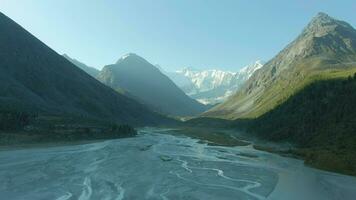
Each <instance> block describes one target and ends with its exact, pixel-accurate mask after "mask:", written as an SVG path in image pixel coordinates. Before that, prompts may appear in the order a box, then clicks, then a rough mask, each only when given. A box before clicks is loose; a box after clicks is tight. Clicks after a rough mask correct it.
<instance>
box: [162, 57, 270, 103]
mask: <svg viewBox="0 0 356 200" xmlns="http://www.w3.org/2000/svg"><path fill="white" fill-rule="evenodd" d="M262 66H263V64H262V62H261V61H256V62H255V63H253V64H251V65H248V66H246V67H244V68H242V69H241V70H240V71H238V72H228V71H221V70H200V71H198V70H193V69H189V68H185V69H183V70H180V71H175V72H167V73H166V74H167V75H168V76H169V77H170V78H171V79H172V80H173V81H174V82H175V83H176V84H177V85H178V86H179V87H180V88H181V89H182V90H183V91H184V92H185V93H186V94H188V95H189V96H190V97H192V98H194V99H196V100H198V101H199V102H201V103H204V104H216V103H220V102H222V101H224V100H225V99H226V98H227V97H229V96H230V95H231V94H233V93H234V92H235V91H236V90H238V89H239V87H240V86H241V85H242V84H243V83H244V82H245V81H246V80H247V79H249V78H250V76H251V75H252V74H253V73H254V72H255V71H256V70H258V69H260V68H261V67H262Z"/></svg>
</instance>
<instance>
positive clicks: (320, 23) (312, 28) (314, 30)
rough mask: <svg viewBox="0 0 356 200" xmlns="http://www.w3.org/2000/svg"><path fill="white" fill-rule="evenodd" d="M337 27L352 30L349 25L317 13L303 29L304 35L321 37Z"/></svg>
mask: <svg viewBox="0 0 356 200" xmlns="http://www.w3.org/2000/svg"><path fill="white" fill-rule="evenodd" d="M337 27H342V28H346V29H353V27H352V26H351V25H350V24H348V23H346V22H344V21H340V20H337V19H335V18H333V17H330V16H329V15H328V14H326V13H323V12H319V13H318V14H317V15H316V16H315V17H313V19H312V20H311V21H310V23H309V24H308V25H307V27H306V28H305V29H304V34H308V35H313V36H315V37H321V36H324V35H326V34H328V33H330V32H333V31H335V29H336V28H337Z"/></svg>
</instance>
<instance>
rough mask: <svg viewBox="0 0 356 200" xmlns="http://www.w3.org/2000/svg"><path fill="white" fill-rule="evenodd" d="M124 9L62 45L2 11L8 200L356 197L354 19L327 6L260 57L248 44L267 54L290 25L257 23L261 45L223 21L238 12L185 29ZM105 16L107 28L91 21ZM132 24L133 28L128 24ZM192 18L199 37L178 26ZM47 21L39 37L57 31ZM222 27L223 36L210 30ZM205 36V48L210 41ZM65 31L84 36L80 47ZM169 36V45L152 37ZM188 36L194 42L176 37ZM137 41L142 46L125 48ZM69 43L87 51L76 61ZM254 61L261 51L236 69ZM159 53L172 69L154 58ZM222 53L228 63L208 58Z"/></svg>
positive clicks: (1, 139) (1, 179)
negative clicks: (339, 16)
mask: <svg viewBox="0 0 356 200" xmlns="http://www.w3.org/2000/svg"><path fill="white" fill-rule="evenodd" d="M64 1H65V0H64ZM67 3H68V2H67ZM68 5H72V4H68ZM0 6H1V5H0ZM146 6H148V5H146ZM133 7H135V8H137V9H139V8H143V7H144V6H142V7H140V6H133ZM118 8H121V7H120V6H118V7H117V9H118ZM124 8H126V7H125V6H124ZM105 9H109V7H105ZM99 10H100V9H99V8H98V11H99ZM214 10H215V7H214ZM95 12H96V10H95ZM17 13H20V12H17ZM132 13H136V12H132ZM173 13H175V12H173ZM179 13H182V12H176V13H175V14H179ZM209 13H211V12H209ZM22 14H26V13H25V12H23V13H22ZM86 14H90V13H86ZM106 14H108V13H107V12H105V15H106ZM111 14H112V15H113V16H114V15H116V14H118V12H116V10H115V12H112V13H111ZM120 14H122V13H121V12H120ZM140 14H144V12H142V13H140ZM156 14H157V16H159V15H161V14H162V13H161V12H156ZM233 14H236V12H235V11H234V12H233ZM123 15H130V13H125V12H123ZM49 16H51V15H49V14H48V17H49ZM139 16H140V15H137V16H135V17H134V18H135V19H136V17H139ZM222 16H224V15H222ZM62 17H64V18H65V17H66V16H62V15H61V17H60V18H62ZM96 17H97V16H95V20H96ZM150 17H155V16H151V15H150ZM171 17H172V16H171ZM131 18H132V17H127V18H125V19H126V20H132V19H131ZM278 18H280V17H277V18H274V20H276V19H278ZM17 19H18V18H16V20H17ZM36 19H37V20H38V19H42V20H45V19H47V18H46V17H43V16H41V17H37V18H36ZM56 19H57V18H56ZM56 19H52V20H54V21H56ZM79 19H80V18H75V19H74V18H73V22H71V20H72V19H71V20H67V23H74V22H76V20H79ZM114 19H116V20H117V21H115V20H114ZM118 19H122V18H112V16H111V17H109V18H108V19H107V20H104V21H100V20H99V19H98V21H97V22H98V23H92V22H96V21H95V20H94V19H91V20H88V21H86V20H84V21H85V23H83V21H81V22H82V23H83V24H80V25H78V24H76V25H75V27H77V25H78V27H81V26H86V25H88V24H95V26H93V27H91V28H90V29H88V30H90V31H88V30H87V31H85V32H84V33H83V32H82V33H81V34H82V35H80V36H79V35H76V34H77V31H79V32H80V30H82V29H81V28H78V29H77V28H74V29H73V30H75V32H72V33H71V34H69V33H68V34H63V33H62V34H58V35H56V38H57V36H58V38H60V36H63V37H64V36H67V38H66V39H67V40H68V41H67V42H66V41H65V39H63V38H62V39H58V41H61V42H60V43H61V44H60V46H61V47H60V48H59V47H58V46H56V47H57V48H58V49H59V50H58V49H56V50H54V49H52V47H50V46H48V45H47V42H48V41H52V42H48V44H51V45H53V44H54V43H55V42H53V41H57V39H55V40H53V38H52V40H51V39H50V38H51V37H50V36H48V37H43V35H41V34H38V32H37V31H33V34H32V33H30V32H29V31H28V30H26V29H25V28H24V27H22V26H21V25H20V24H18V23H17V22H15V21H14V20H13V19H10V18H9V17H8V16H7V15H5V14H3V13H1V12H0V199H15V200H16V199H30V200H31V199H34V200H35V199H56V200H71V199H79V200H86V199H88V200H89V199H116V200H122V199H163V200H168V199H204V200H205V199H206V200H209V199H212V200H215V199H251V200H254V199H256V200H285V199H290V200H294V199H295V200H299V199H303V200H319V199H320V200H339V199H342V200H351V199H354V197H355V195H356V189H355V188H356V156H355V155H356V30H355V28H354V27H353V26H352V25H351V24H349V23H347V22H345V21H342V20H339V19H336V18H333V17H331V16H329V15H328V14H326V13H324V12H319V13H317V14H316V15H315V16H314V17H312V18H311V20H310V21H309V23H307V24H306V26H305V27H304V28H303V29H302V30H301V32H300V33H299V35H297V36H296V37H295V39H294V40H288V42H289V43H283V45H284V48H283V49H282V50H281V51H279V52H278V53H276V54H275V55H274V56H273V57H272V56H271V59H270V60H268V61H267V62H264V61H260V60H257V59H253V57H256V55H255V54H253V55H252V54H251V49H252V50H253V51H256V52H259V53H262V51H259V48H260V47H261V48H262V44H265V43H264V42H266V44H267V42H269V45H271V46H272V44H273V45H274V43H275V41H273V40H274V39H276V40H277V38H274V34H277V33H278V30H279V32H280V31H281V30H280V29H279V28H281V27H282V26H281V27H276V28H277V29H278V30H277V29H276V30H274V31H275V32H277V33H273V37H268V38H267V36H265V35H263V34H261V32H263V33H264V31H266V34H268V33H267V30H266V29H265V28H266V27H263V28H264V29H265V30H264V31H261V30H262V29H259V31H257V33H258V36H259V37H260V38H263V39H264V41H263V42H262V43H261V41H260V40H257V41H259V42H260V43H261V44H260V43H258V45H256V43H255V44H254V45H255V46H254V47H255V48H253V46H251V47H250V42H251V44H252V43H253V42H254V41H252V39H250V34H251V38H252V35H253V34H252V33H250V32H249V34H248V35H244V39H243V40H245V37H246V38H249V42H248V43H246V41H240V42H238V44H239V45H240V44H245V45H247V46H245V48H241V47H239V45H236V44H237V43H236V44H235V43H233V42H230V40H233V39H234V38H235V35H234V34H238V33H240V32H241V31H242V32H243V31H244V30H243V29H242V28H241V30H240V29H236V30H235V32H231V35H230V31H227V30H230V29H233V28H236V27H238V28H240V27H239V25H238V26H236V25H237V24H234V23H235V21H236V22H237V21H239V20H236V19H235V18H234V20H231V21H230V23H229V24H228V25H227V26H226V27H225V28H227V29H221V30H215V27H216V26H215V25H214V26H213V27H214V30H213V31H206V30H204V31H203V29H202V30H200V26H199V23H197V22H196V24H194V25H192V24H191V25H192V26H191V27H186V26H183V27H181V28H180V29H179V30H180V31H178V32H180V35H174V34H172V33H170V30H169V29H167V30H164V31H157V30H156V29H154V30H153V31H152V32H151V34H148V33H147V34H146V29H147V31H148V30H150V29H151V28H152V27H151V26H153V27H154V26H155V23H156V21H155V23H153V22H151V21H150V20H149V19H148V18H147V19H144V20H143V21H144V24H143V25H141V26H140V27H145V30H141V31H138V29H135V28H134V27H135V23H132V24H130V23H126V22H125V23H122V24H125V26H124V27H125V28H122V24H121V25H120V23H118V22H119V21H120V20H118ZM135 19H134V21H135ZM162 19H163V18H162ZM162 19H159V21H160V20H162ZM189 19H190V18H189ZM194 19H195V18H194ZM214 19H215V17H214ZM238 19H240V18H238ZM256 19H257V18H256ZM308 19H310V18H308ZM81 20H83V19H81ZM165 20H167V21H169V20H168V18H167V19H165ZM165 20H163V21H164V22H165V23H166V21H165ZM176 20H178V21H179V20H181V19H180V18H177V19H176ZM225 20H226V18H224V20H223V21H225ZM244 20H251V19H247V18H246V19H244ZM23 21H26V19H25V18H22V20H19V23H23ZM79 21H80V20H79ZM79 21H78V22H79ZM228 21H229V20H228ZM282 21H283V20H282ZM86 22H90V23H86ZM103 22H105V23H103ZM112 22H115V23H118V24H114V23H113V24H111V23H112ZM188 22H191V20H184V22H183V21H180V23H179V24H178V26H179V25H183V24H184V25H185V24H186V23H188ZM232 22H234V23H232ZM239 22H240V25H241V24H245V23H244V21H243V22H242V21H239ZM301 22H302V21H300V23H301ZM76 23H77V22H76ZM162 23H163V22H162ZM210 23H213V22H212V21H209V26H212V24H210ZM276 23H277V22H276ZM50 24H51V25H53V24H55V23H53V24H52V22H51V23H50ZM31 25H32V24H31ZM62 25H63V24H62V23H58V22H57V24H55V26H56V27H57V26H62ZM102 25H103V26H104V25H105V26H107V27H106V28H105V29H100V28H97V27H96V26H102ZM165 25H167V24H165ZM176 25H177V24H176ZM216 25H217V26H218V24H216ZM270 25H271V24H270ZM289 25H290V26H292V25H291V24H289V23H288V26H289ZM235 26H236V27H235ZM266 26H267V25H266ZM293 26H294V25H293ZM33 27H35V28H36V27H37V26H36V25H34V26H33ZM33 27H32V26H31V27H30V29H31V30H33V29H32V28H33ZM38 27H40V26H38ZM38 27H37V28H38ZM115 27H121V29H116V28H115ZM159 27H160V28H161V27H164V26H161V24H160V26H159ZM27 28H28V26H27ZM72 28H73V27H72ZM126 28H127V29H128V30H130V31H129V32H126V34H123V35H121V32H125V30H126ZM136 28H138V27H136ZM171 28H175V26H174V27H171ZM185 28H188V29H189V28H190V31H193V32H189V33H191V35H190V34H187V33H185V32H184V33H183V32H181V31H182V30H183V29H184V30H185ZM245 28H246V27H245ZM252 28H255V25H254V24H253V25H250V26H248V28H247V29H248V30H250V29H252ZM282 28H283V31H290V30H289V29H288V30H287V29H286V28H285V27H282ZM47 29H48V30H50V28H46V31H45V32H46V33H44V32H42V34H44V35H47V34H48V35H51V34H53V33H51V32H50V31H48V30H47ZM68 30H72V29H70V28H68ZM103 30H105V31H103ZM113 30H115V31H117V32H115V31H113ZM198 30H199V31H198ZM271 30H272V29H271ZM47 31H48V32H47ZM51 31H53V30H51ZM126 31H127V30H126ZM200 31H202V32H200ZM220 31H221V32H224V33H225V34H224V36H226V38H219V37H215V34H218V33H220ZM283 31H282V32H283ZM40 32H41V31H40ZM79 32H78V34H79ZM198 32H199V34H198ZM246 33H247V32H245V34H246ZM101 34H105V36H103V35H101ZM195 34H197V35H195ZM209 34H212V35H213V36H212V35H211V37H212V38H210V40H211V41H213V45H212V44H211V45H212V46H210V48H208V45H207V44H206V43H207V41H205V43H204V42H203V41H204V38H205V36H208V35H209ZM254 34H256V33H254ZM269 34H271V33H269ZM35 35H36V36H35ZM68 35H73V38H74V37H77V38H76V39H83V38H85V43H84V44H83V43H82V44H81V45H79V44H74V43H75V40H76V39H73V38H69V36H68ZM98 35H101V36H102V37H99V36H98ZM138 35H141V37H142V40H141V39H139V38H136V36H137V37H138ZM167 35H169V37H167ZM277 35H278V34H277ZM37 36H41V39H43V41H46V43H45V42H43V41H41V40H40V39H38V38H40V37H37ZM163 36H166V37H167V38H168V40H169V42H171V41H173V40H174V42H175V43H174V44H168V43H169V42H168V43H167V44H165V43H164V42H159V43H157V42H158V39H157V38H160V39H161V38H162V37H163ZM247 36H248V37H247ZM52 37H53V35H52ZM182 37H185V39H186V40H187V41H185V42H178V39H179V38H182ZM240 37H241V36H240ZM255 37H256V35H255ZM89 38H90V39H89ZM107 38H111V40H106V39H107ZM122 38H123V39H122ZM127 38H131V40H130V41H129V40H127ZM143 38H145V39H143ZM193 38H194V39H193ZM217 38H219V39H217ZM272 38H273V39H272ZM176 39H177V41H175V40H176ZM88 41H90V42H88ZM103 41H105V42H103ZM118 41H120V42H118ZM143 41H144V42H143ZM159 41H160V40H159ZM197 41H198V42H197ZM290 41H291V42H290ZM220 42H221V43H224V44H225V47H226V48H222V46H220V45H219V44H220ZM235 42H236V41H235ZM62 43H63V44H62ZM119 43H120V45H118V44H119ZM142 43H144V45H143V46H141V48H137V47H133V46H136V45H138V46H140V45H142ZM192 43H194V45H193V44H192ZM104 44H105V45H104ZM128 44H130V45H128ZM91 45H93V48H94V47H95V48H94V49H95V50H96V52H95V56H94V54H91V53H93V52H91V53H90V51H89V49H90V46H91ZM102 45H104V48H99V49H96V46H101V47H103V46H102ZM121 45H122V46H121ZM131 45H132V47H131ZM205 45H207V46H205ZM64 46H65V48H64ZM117 46H119V47H120V48H117ZM124 46H126V48H123V47H124ZM128 46H129V47H130V48H128ZM189 46H190V47H189ZM267 46H268V45H267ZM277 46H278V45H277ZM173 47H174V48H173ZM197 47H199V49H198V50H197V49H195V48H197ZM237 47H238V48H240V50H239V51H236V52H235V51H234V52H230V51H228V50H231V51H232V49H235V48H237ZM70 48H73V49H76V50H70ZM77 48H79V49H80V51H78V49H77ZM121 48H122V49H124V50H122V49H121ZM160 48H162V49H161V50H160V51H161V53H160V54H159V53H157V52H158V49H160ZM175 48H177V49H176V50H174V49H175ZM220 48H221V49H220ZM119 49H120V50H119ZM168 49H169V51H168ZM193 49H195V50H193ZM267 49H268V48H267ZM272 49H273V51H275V49H276V46H275V47H274V48H272ZM129 50H134V51H137V52H138V53H140V54H141V53H143V52H144V53H143V55H144V57H143V56H142V57H141V56H140V55H138V54H136V53H126V54H121V53H122V51H127V52H130V51H129ZM235 50H236V49H235ZM270 50H271V49H270ZM57 51H58V52H57ZM67 51H68V54H66V53H63V52H67ZM171 51H172V52H171ZM273 51H272V50H271V52H273ZM78 52H80V53H78ZM113 52H114V53H113ZM173 52H175V54H174V53H173ZM203 52H205V55H204V53H203ZM248 52H250V54H249V56H247V54H248ZM71 53H73V54H74V55H81V56H80V57H78V60H77V59H76V56H73V57H71V56H69V54H70V55H72V54H71ZM245 53H246V54H245ZM268 53H269V52H268ZM268 53H266V52H265V53H263V54H264V55H268ZM88 55H93V56H88ZM103 55H105V56H103ZM117 55H123V56H121V57H120V56H117ZM158 55H159V56H158ZM228 55H229V56H228ZM146 56H147V57H146ZM235 56H238V58H239V59H241V61H240V60H238V59H236V58H235ZM244 56H246V59H245V58H244V60H243V59H242V58H243V57H244ZM88 57H90V58H88ZM79 58H80V59H79ZM81 58H86V59H84V61H83V62H82V61H80V60H81ZM104 58H105V59H106V60H104ZM109 58H110V59H109ZM146 58H147V59H146ZM203 58H204V59H203ZM247 59H251V60H257V61H255V62H252V63H251V64H249V65H246V66H245V67H240V66H243V65H241V63H243V62H246V60H247ZM89 60H90V61H91V62H88V64H89V65H87V64H85V63H86V62H87V61H89ZM206 60H209V62H211V63H212V64H210V63H209V64H207V63H208V62H207V61H206ZM242 60H243V61H242ZM161 61H162V65H164V66H167V67H160V65H158V64H152V63H161ZM237 61H238V62H237ZM219 62H221V63H224V65H226V64H227V63H229V64H230V65H232V66H231V68H228V69H231V70H227V68H224V67H222V66H221V68H219V67H220V66H218V68H209V67H208V66H210V65H212V66H216V63H217V64H218V65H220V63H219ZM235 62H236V63H235ZM94 63H95V64H94ZM103 63H104V64H103ZM165 63H168V65H167V64H165ZM182 63H183V64H184V65H182ZM187 63H192V65H190V64H189V65H188V64H187ZM246 63H248V62H246ZM92 64H93V65H92ZM169 64H171V65H173V66H172V67H170V66H169ZM213 64H214V65H213ZM199 65H201V66H204V67H201V66H199ZM181 66H198V68H199V69H194V68H186V67H185V68H182V67H181ZM233 66H235V68H234V67H233ZM236 66H238V67H236Z"/></svg>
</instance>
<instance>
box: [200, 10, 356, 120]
mask: <svg viewBox="0 0 356 200" xmlns="http://www.w3.org/2000/svg"><path fill="white" fill-rule="evenodd" d="M355 65H356V30H355V29H354V28H353V27H352V26H351V25H349V24H348V23H346V22H343V21H340V20H336V19H334V18H332V17H330V16H328V15H327V14H325V13H319V14H318V15H317V16H315V17H314V18H313V19H312V21H311V22H310V23H309V24H308V25H307V26H306V27H305V28H304V30H303V31H302V33H301V34H300V35H299V36H298V37H297V38H296V39H295V40H294V41H293V42H292V43H290V44H289V45H287V46H286V47H285V48H284V49H283V50H282V51H281V52H280V53H278V54H277V55H276V56H275V57H274V58H273V59H271V60H270V61H269V62H267V63H266V64H265V65H264V67H263V68H261V69H260V70H258V71H256V73H254V74H253V75H252V76H251V78H250V79H249V80H248V81H247V82H246V83H245V84H244V85H243V87H242V88H241V90H239V92H237V93H236V94H234V95H233V96H232V97H230V98H229V99H228V100H227V101H226V102H224V103H222V104H220V105H218V106H216V107H214V108H212V109H211V110H209V111H208V112H206V113H204V114H203V115H204V116H208V117H219V118H227V119H236V118H255V117H259V116H261V115H262V114H264V113H266V112H268V111H270V110H272V109H273V108H275V107H276V106H278V105H280V104H282V103H283V102H285V101H286V100H287V99H288V98H289V97H291V96H293V95H294V94H296V93H297V92H298V91H299V90H301V89H302V88H304V87H305V86H307V85H309V84H310V83H312V82H315V81H318V80H324V79H331V78H337V77H345V76H347V75H349V74H350V73H351V72H352V69H353V67H355ZM350 69H351V70H350Z"/></svg>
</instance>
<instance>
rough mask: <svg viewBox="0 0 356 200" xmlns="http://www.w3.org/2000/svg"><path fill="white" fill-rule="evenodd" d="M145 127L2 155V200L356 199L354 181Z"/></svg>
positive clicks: (275, 157)
mask: <svg viewBox="0 0 356 200" xmlns="http://www.w3.org/2000/svg"><path fill="white" fill-rule="evenodd" d="M166 131H167V130H164V129H155V128H145V129H142V130H140V131H139V135H138V136H137V137H134V138H125V139H117V140H108V141H100V142H95V143H89V144H77V145H66V146H56V147H47V148H44V147H38V148H27V149H18V150H8V151H6V150H5V151H0V199H4V200H10V199H11V200H16V199H26V200H27V199H29V200H31V199H35V200H38V199H46V200H47V199H54V200H69V199H79V200H86V199H116V200H122V199H129V200H131V199H162V200H167V199H172V200H176V199H203V200H209V199H211V200H217V199H242V200H244V199H253V200H255V199H257V200H261V199H273V200H294V199H295V200H309V199H310V200H318V199H320V200H329V199H340V200H347V199H350V200H351V199H355V197H356V178H355V177H351V176H345V175H340V174H335V173H330V172H325V171H321V170H317V169H313V168H309V167H306V166H304V165H303V162H302V161H300V160H297V159H292V158H287V157H281V156H279V155H275V154H271V153H267V152H262V151H258V150H255V149H253V148H252V146H243V147H220V146H208V145H206V144H201V143H198V141H197V140H195V139H191V138H188V137H184V136H173V135H169V134H165V132H166Z"/></svg>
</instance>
